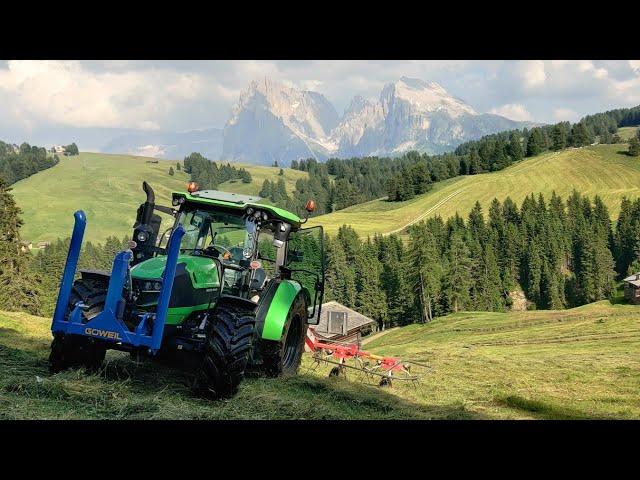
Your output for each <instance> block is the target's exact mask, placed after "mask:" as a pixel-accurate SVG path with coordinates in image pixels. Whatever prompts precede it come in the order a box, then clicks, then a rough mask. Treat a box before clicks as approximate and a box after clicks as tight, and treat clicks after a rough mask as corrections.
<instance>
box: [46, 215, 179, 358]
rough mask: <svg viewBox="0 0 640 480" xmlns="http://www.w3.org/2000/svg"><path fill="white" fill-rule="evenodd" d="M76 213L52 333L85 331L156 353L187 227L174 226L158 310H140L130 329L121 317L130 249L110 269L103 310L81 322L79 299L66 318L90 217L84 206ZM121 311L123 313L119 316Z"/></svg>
mask: <svg viewBox="0 0 640 480" xmlns="http://www.w3.org/2000/svg"><path fill="white" fill-rule="evenodd" d="M73 216H74V217H75V224H74V226H73V235H72V236H71V245H70V246H69V252H68V253H67V262H66V264H65V266H64V273H63V275H62V282H61V284H60V292H59V294H58V301H57V303H56V309H55V312H54V314H53V322H52V324H51V332H52V333H53V334H56V333H63V334H74V335H84V336H88V337H93V338H96V339H99V340H102V341H105V342H110V343H115V344H118V345H124V346H131V347H148V348H149V350H150V352H151V353H152V354H155V353H157V351H158V350H159V349H160V345H161V344H162V334H163V332H164V324H165V321H166V319H167V310H168V309H169V299H170V298H171V290H172V288H173V280H174V277H175V273H176V264H177V262H178V254H179V252H180V243H181V242H182V237H183V235H184V228H183V227H182V225H179V226H178V227H177V228H176V229H174V230H173V232H172V234H171V238H170V239H169V246H168V248H167V263H166V266H165V269H164V273H163V274H162V287H161V290H160V297H159V299H158V307H157V311H156V313H144V314H141V315H140V322H139V324H138V326H137V327H136V329H135V331H131V330H129V328H128V327H127V326H126V325H125V323H124V321H123V319H122V318H121V316H122V314H123V311H124V309H123V308H122V306H124V305H123V304H124V302H125V301H126V300H125V299H124V298H123V297H122V290H123V288H124V285H125V282H126V281H127V279H128V276H129V262H131V260H132V258H133V253H132V252H131V250H125V251H122V252H120V253H118V254H117V255H116V257H115V259H114V261H113V269H112V270H111V278H110V279H109V288H108V290H107V296H106V299H105V304H104V310H103V311H102V312H100V313H99V314H98V315H96V316H95V317H93V318H92V319H91V320H89V321H88V322H87V323H82V307H83V305H82V304H81V303H78V304H76V306H75V308H74V309H73V310H72V311H71V314H70V316H69V319H68V320H67V319H65V313H66V311H67V305H68V304H69V297H70V296H71V289H72V287H73V279H74V277H75V273H76V268H77V266H78V257H79V256H80V248H81V246H82V238H83V236H84V230H85V227H86V225H87V217H86V216H85V214H84V212H83V211H82V210H78V211H77V212H76V213H74V215H73ZM119 307H120V308H119ZM118 315H120V317H119V316H118Z"/></svg>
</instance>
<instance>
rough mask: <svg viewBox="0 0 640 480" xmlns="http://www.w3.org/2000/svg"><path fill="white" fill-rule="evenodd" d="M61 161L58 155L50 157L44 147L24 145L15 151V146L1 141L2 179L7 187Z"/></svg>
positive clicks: (0, 172) (0, 171) (0, 174)
mask: <svg viewBox="0 0 640 480" xmlns="http://www.w3.org/2000/svg"><path fill="white" fill-rule="evenodd" d="M59 161H60V159H59V158H58V156H57V155H53V156H48V155H47V149H46V148H44V147H36V146H35V145H33V146H32V145H29V144H28V143H23V144H22V145H20V146H19V147H18V148H17V149H15V148H14V146H13V145H10V144H8V143H5V142H2V141H0V177H1V178H3V179H4V181H5V183H6V184H7V185H12V184H14V183H16V182H17V181H18V180H22V179H24V178H27V177H29V176H31V175H33V174H34V173H38V172H39V171H41V170H45V169H47V168H51V167H53V166H54V165H56V164H57V163H58V162H59Z"/></svg>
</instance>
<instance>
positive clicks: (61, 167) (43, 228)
mask: <svg viewBox="0 0 640 480" xmlns="http://www.w3.org/2000/svg"><path fill="white" fill-rule="evenodd" d="M150 160H152V159H150V158H147V157H136V156H131V155H109V154H103V153H84V152H83V153H80V155H77V156H72V157H61V158H60V163H59V164H58V165H56V166H54V167H52V168H50V169H47V170H43V171H42V172H38V173H37V174H35V175H32V176H31V177H29V178H26V179H24V180H21V181H19V182H17V183H16V184H15V185H13V192H12V193H13V195H14V196H15V199H16V202H17V203H18V205H19V206H20V208H21V209H22V210H23V212H24V213H23V214H22V218H23V220H24V226H23V227H22V229H21V236H22V238H23V239H24V240H29V241H32V242H34V243H35V242H38V241H53V240H55V239H56V238H58V237H66V236H70V235H71V230H72V228H73V212H75V211H76V210H79V209H82V210H84V211H85V213H86V214H87V230H86V232H85V240H91V241H99V242H102V241H104V240H105V239H106V238H107V237H108V236H109V235H116V236H118V237H122V236H124V235H128V234H130V233H131V231H132V226H133V223H134V220H135V216H136V209H137V208H138V205H140V203H142V202H143V201H144V199H145V195H144V192H143V191H142V181H143V180H146V181H147V182H148V183H149V184H150V185H151V186H152V187H153V189H154V190H155V192H156V201H157V203H160V204H163V205H171V192H173V191H176V190H184V189H185V184H186V182H187V181H188V179H189V178H188V175H187V174H186V173H184V172H183V171H177V170H176V168H175V167H176V162H175V161H168V160H158V163H147V162H148V161H150ZM234 165H235V166H238V167H245V168H246V169H247V170H249V172H250V173H251V175H252V183H250V184H243V183H242V182H241V181H239V180H238V181H237V182H225V183H224V184H222V185H221V186H220V187H219V188H220V189H222V190H227V191H231V192H236V193H246V194H257V193H258V192H259V191H260V188H261V187H262V182H263V181H264V179H265V178H274V179H277V178H278V171H279V169H277V168H274V167H263V166H256V165H245V164H234ZM170 166H173V168H174V171H175V175H174V176H170V175H169V173H168V172H169V167H170ZM306 175H307V174H306V173H305V172H299V171H294V170H290V169H287V170H285V181H286V184H287V188H288V189H289V191H293V190H294V188H295V181H296V180H297V179H298V178H300V177H304V176H306Z"/></svg>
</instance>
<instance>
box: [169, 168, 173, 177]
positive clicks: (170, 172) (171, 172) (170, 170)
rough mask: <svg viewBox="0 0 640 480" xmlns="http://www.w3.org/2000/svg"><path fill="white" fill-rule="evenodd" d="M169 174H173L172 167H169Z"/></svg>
mask: <svg viewBox="0 0 640 480" xmlns="http://www.w3.org/2000/svg"><path fill="white" fill-rule="evenodd" d="M169 175H171V176H172V177H173V175H174V172H173V167H169Z"/></svg>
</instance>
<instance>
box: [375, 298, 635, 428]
mask: <svg viewBox="0 0 640 480" xmlns="http://www.w3.org/2000/svg"><path fill="white" fill-rule="evenodd" d="M367 348H369V349H371V350H373V351H380V352H382V351H384V352H385V353H387V354H395V355H400V356H403V357H405V358H412V359H416V360H419V361H420V360H421V361H426V362H428V363H430V364H431V366H432V370H431V374H430V375H428V376H427V377H426V378H425V380H424V381H423V384H422V386H421V388H420V389H419V390H418V391H417V394H416V395H415V396H411V397H409V398H411V400H412V401H414V402H416V403H420V404H421V403H423V402H429V403H430V404H432V405H433V404H435V405H438V404H440V403H447V404H448V403H450V402H463V405H464V406H465V408H466V409H467V410H469V411H473V412H474V413H479V414H482V415H485V416H486V417H490V418H542V419H557V418H572V419H578V418H594V419H606V418H639V417H640V396H638V391H640V390H639V389H640V355H639V354H638V352H640V309H639V308H638V307H635V306H629V305H611V304H610V303H609V302H606V301H605V302H597V303H594V304H591V305H586V306H583V307H579V308H575V309H571V310H564V311H531V312H512V313H487V312H465V313H459V314H454V315H449V316H447V317H444V318H440V319H436V320H435V321H434V322H433V323H431V324H430V325H411V326H408V327H404V328H401V329H398V330H394V331H393V332H390V333H388V334H387V335H384V336H382V337H380V338H379V339H376V340H374V341H373V342H371V343H370V344H368V345H367Z"/></svg>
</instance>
